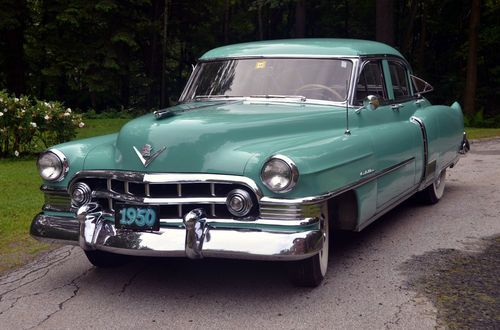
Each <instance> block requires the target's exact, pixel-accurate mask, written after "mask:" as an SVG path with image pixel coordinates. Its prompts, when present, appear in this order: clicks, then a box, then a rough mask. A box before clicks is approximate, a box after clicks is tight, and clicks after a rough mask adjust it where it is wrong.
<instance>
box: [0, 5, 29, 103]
mask: <svg viewBox="0 0 500 330" xmlns="http://www.w3.org/2000/svg"><path fill="white" fill-rule="evenodd" d="M10 6H12V7H13V16H12V17H10V19H11V20H12V21H14V22H15V24H12V23H11V24H10V28H7V29H6V31H3V39H4V40H5V44H6V46H7V47H6V49H4V50H3V51H4V53H5V62H4V68H3V70H4V72H5V76H6V83H7V90H8V91H9V92H13V93H15V94H16V95H17V96H20V95H21V94H25V92H26V81H25V78H26V77H25V67H26V66H25V64H24V30H25V28H26V20H27V16H28V8H27V4H26V1H25V0H23V1H12V4H10Z"/></svg>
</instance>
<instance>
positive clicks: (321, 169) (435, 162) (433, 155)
mask: <svg viewBox="0 0 500 330" xmlns="http://www.w3.org/2000/svg"><path fill="white" fill-rule="evenodd" d="M430 90H432V87H431V86H430V85H429V84H427V83H426V82H424V81H423V80H421V79H418V78H416V77H414V76H413V75H412V71H411V69H410V66H409V64H408V62H407V61H406V60H405V59H404V58H403V56H402V55H401V54H400V53H399V52H398V51H396V50H395V49H393V48H391V47H389V46H387V45H384V44H381V43H377V42H373V41H364V40H342V39H298V40H277V41H264V42H252V43H245V44H237V45H230V46H225V47H221V48H217V49H214V50H211V51H209V52H207V53H206V54H204V55H203V56H202V57H201V58H200V60H199V62H198V63H197V65H196V66H195V68H194V70H193V73H192V75H191V77H190V79H189V81H188V83H187V85H186V87H185V89H184V91H183V93H182V95H181V97H180V99H179V104H178V105H177V106H174V107H171V108H167V109H163V110H159V111H155V112H154V113H151V114H148V115H145V116H142V117H140V118H137V119H135V120H132V121H130V122H129V123H127V124H126V125H125V126H124V127H123V128H122V129H121V130H120V132H119V133H117V134H111V135H106V136H101V137H96V138H90V139H85V140H80V141H74V142H69V143H64V144H60V145H57V146H54V147H52V148H50V149H48V150H47V151H45V152H43V153H42V154H41V155H40V157H39V159H38V163H37V165H38V169H39V172H40V175H41V177H42V178H43V185H42V187H41V190H42V192H43V193H44V194H45V204H44V206H43V211H42V212H41V213H40V214H38V215H36V216H35V218H34V220H33V222H32V225H31V235H32V236H33V237H35V238H37V239H42V240H45V241H46V240H49V241H57V242H62V243H65V244H75V245H79V246H80V247H81V248H82V249H83V250H84V251H85V253H86V255H87V257H88V259H89V260H90V262H91V263H92V264H94V265H95V266H98V267H106V266H114V265H119V264H121V263H123V262H124V261H126V259H127V258H126V255H133V256H159V257H166V256H176V257H177V256H187V257H189V258H192V259H197V258H203V257H220V258H237V259H257V260H280V261H286V262H287V263H286V264H287V266H289V269H290V274H291V275H292V276H291V277H292V279H293V281H294V282H295V283H296V284H299V285H306V286H315V285H318V284H319V283H320V282H321V281H322V279H323V278H324V276H325V274H326V271H327V265H328V259H329V257H328V255H329V253H328V250H329V242H330V241H331V240H332V236H331V235H332V234H331V233H332V231H331V230H332V229H341V230H351V231H360V230H362V229H363V228H365V227H366V226H368V225H369V224H370V223H372V222H373V221H374V220H376V219H377V218H379V217H380V216H382V215H383V214H384V213H386V212H387V211H389V210H391V209H392V208H394V207H395V206H396V205H398V204H399V203H401V202H402V201H404V200H405V199H407V198H409V197H410V196H412V195H414V194H418V195H420V197H421V198H422V199H424V200H426V201H427V202H429V203H436V202H437V201H439V199H440V198H441V197H442V196H443V192H444V186H445V179H446V170H447V169H448V168H452V167H453V166H454V165H455V164H456V163H457V161H458V159H459V156H460V154H463V153H465V152H467V151H468V147H469V146H468V141H467V139H466V137H465V134H464V132H463V116H462V111H461V108H460V106H459V104H458V103H453V105H451V107H450V106H442V105H431V104H430V102H429V101H428V100H427V99H425V98H424V97H423V96H422V94H423V93H424V92H428V91H430Z"/></svg>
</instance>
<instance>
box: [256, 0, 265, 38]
mask: <svg viewBox="0 0 500 330" xmlns="http://www.w3.org/2000/svg"><path fill="white" fill-rule="evenodd" d="M257 27H258V34H259V36H258V38H259V40H264V27H263V26H262V5H261V4H259V5H258V8H257Z"/></svg>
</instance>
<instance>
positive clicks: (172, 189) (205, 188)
mask: <svg viewBox="0 0 500 330" xmlns="http://www.w3.org/2000/svg"><path fill="white" fill-rule="evenodd" d="M99 174H100V175H97V176H92V175H91V173H85V176H84V175H83V173H80V174H79V176H77V178H76V179H75V180H73V182H72V184H74V183H76V182H85V183H86V184H88V185H89V186H90V187H91V189H92V196H93V199H94V200H97V201H98V202H99V203H100V204H101V206H103V207H105V208H107V209H108V210H109V211H111V212H114V209H115V207H116V203H132V204H151V205H159V206H160V214H161V218H162V219H180V218H182V217H183V216H184V215H185V214H186V213H188V212H189V211H191V210H193V209H195V208H202V209H204V210H205V212H206V214H207V216H208V217H210V218H221V219H228V218H235V217H234V216H233V215H232V214H231V213H229V211H228V210H227V207H226V197H227V195H228V193H229V192H230V191H231V190H233V189H244V190H246V191H248V192H249V193H250V194H251V196H253V198H254V205H255V206H254V208H253V209H252V211H251V212H250V214H249V215H248V216H247V218H248V217H249V216H250V217H257V216H258V203H257V196H256V194H255V192H254V190H253V189H252V188H251V187H250V186H248V185H247V184H245V183H244V182H232V181H229V180H227V181H225V180H220V181H217V177H218V176H217V175H214V176H213V177H215V179H211V180H196V178H197V177H200V175H198V176H197V175H194V174H193V175H186V174H181V175H174V174H156V175H155V174H141V173H130V172H126V173H123V172H115V173H109V172H108V173H102V174H101V173H99ZM201 177H203V176H202V175H201ZM221 177H223V178H225V177H228V176H221ZM231 178H232V177H231Z"/></svg>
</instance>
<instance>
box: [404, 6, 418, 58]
mask: <svg viewBox="0 0 500 330" xmlns="http://www.w3.org/2000/svg"><path fill="white" fill-rule="evenodd" d="M417 5H418V0H411V1H410V14H409V19H408V20H407V21H406V20H404V21H406V22H407V25H406V30H405V33H404V35H403V40H402V41H401V52H402V53H403V54H404V55H407V56H408V54H409V53H410V49H411V44H412V36H413V25H414V24H415V17H416V16H417V9H418V6H417Z"/></svg>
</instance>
